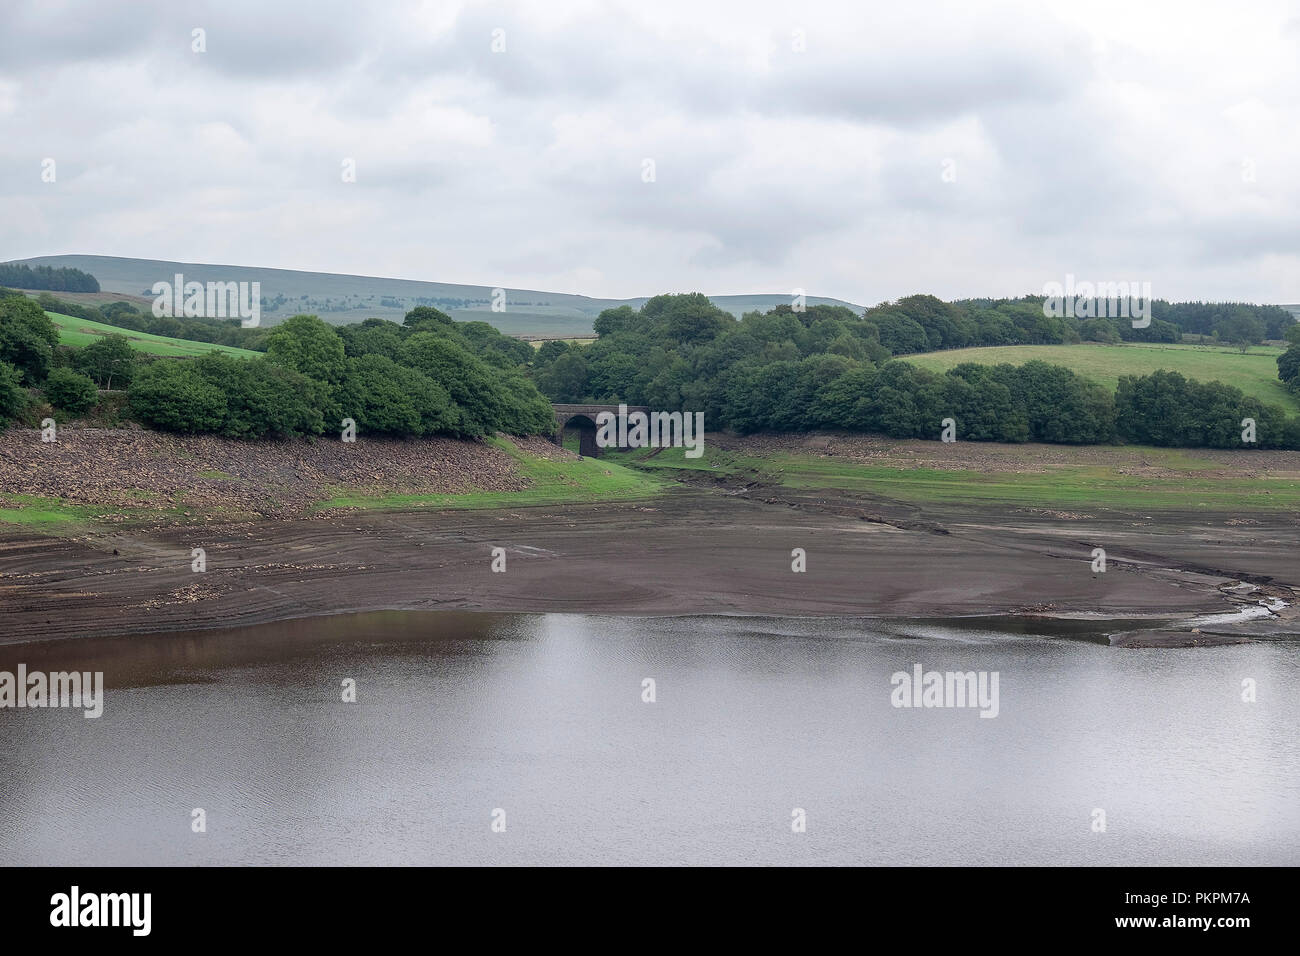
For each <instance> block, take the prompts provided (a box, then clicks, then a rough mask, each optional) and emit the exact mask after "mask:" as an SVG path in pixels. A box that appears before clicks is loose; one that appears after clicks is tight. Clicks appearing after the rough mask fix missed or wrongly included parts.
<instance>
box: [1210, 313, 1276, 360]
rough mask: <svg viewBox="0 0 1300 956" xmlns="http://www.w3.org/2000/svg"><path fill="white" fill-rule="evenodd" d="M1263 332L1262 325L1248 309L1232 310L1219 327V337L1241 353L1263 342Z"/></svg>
mask: <svg viewBox="0 0 1300 956" xmlns="http://www.w3.org/2000/svg"><path fill="white" fill-rule="evenodd" d="M1264 332H1265V327H1264V323H1263V322H1261V321H1260V320H1259V319H1257V318H1256V317H1255V316H1254V315H1253V314H1252V313H1251V311H1250V310H1249V309H1246V308H1240V307H1239V308H1235V309H1233V310H1232V312H1231V314H1230V315H1229V317H1228V318H1227V319H1226V320H1225V321H1224V322H1223V323H1222V324H1221V325H1220V326H1219V335H1220V336H1221V337H1222V338H1224V339H1226V340H1227V341H1229V342H1231V343H1232V344H1233V345H1235V346H1237V348H1239V349H1241V351H1243V352H1245V351H1247V350H1248V349H1249V348H1250V347H1251V346H1252V345H1258V344H1259V343H1260V342H1262V341H1264Z"/></svg>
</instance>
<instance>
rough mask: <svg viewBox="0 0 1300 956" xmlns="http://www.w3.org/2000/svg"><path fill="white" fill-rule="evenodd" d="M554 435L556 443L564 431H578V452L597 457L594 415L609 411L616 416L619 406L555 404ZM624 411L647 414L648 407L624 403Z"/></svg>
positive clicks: (562, 436) (598, 453)
mask: <svg viewBox="0 0 1300 956" xmlns="http://www.w3.org/2000/svg"><path fill="white" fill-rule="evenodd" d="M551 408H553V409H555V437H554V439H553V440H554V442H555V444H557V445H563V444H564V433H565V431H567V430H568V429H573V430H575V431H576V432H577V433H578V454H580V455H582V456H584V457H587V458H599V457H600V447H599V446H598V445H597V444H596V416H597V415H599V414H600V413H601V412H609V413H610V414H611V415H613V416H615V417H617V416H618V414H619V406H617V405H555V404H552V405H551ZM623 411H624V412H625V413H631V412H645V413H647V414H649V412H650V409H649V408H647V407H646V406H645V405H625V406H623Z"/></svg>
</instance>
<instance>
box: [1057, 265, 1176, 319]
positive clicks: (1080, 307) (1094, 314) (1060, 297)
mask: <svg viewBox="0 0 1300 956" xmlns="http://www.w3.org/2000/svg"><path fill="white" fill-rule="evenodd" d="M1043 295H1044V296H1046V298H1044V299H1043V315H1045V316H1047V317H1048V318H1049V319H1061V318H1065V317H1066V316H1073V317H1074V318H1076V319H1131V320H1132V322H1133V328H1135V329H1145V328H1146V327H1147V326H1149V325H1150V324H1151V283H1150V282H1096V283H1093V282H1075V281H1074V275H1073V273H1069V272H1067V273H1066V274H1065V284H1064V285H1062V284H1061V283H1059V282H1048V283H1046V284H1045V285H1044V286H1043Z"/></svg>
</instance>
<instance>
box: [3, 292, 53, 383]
mask: <svg viewBox="0 0 1300 956" xmlns="http://www.w3.org/2000/svg"><path fill="white" fill-rule="evenodd" d="M58 344H59V330H58V329H57V328H56V327H55V325H54V323H53V322H51V321H50V319H49V317H48V316H47V315H46V314H45V313H44V312H43V311H41V307H40V306H39V305H37V304H36V303H35V302H33V301H32V300H31V299H29V298H27V297H26V296H22V295H13V296H6V297H4V298H0V362H8V363H9V364H11V365H13V366H14V367H15V368H16V369H18V371H19V372H21V373H22V375H23V382H24V384H26V385H39V384H40V383H41V382H43V381H44V380H45V376H46V375H48V374H49V371H50V365H51V363H52V361H53V358H54V347H55V346H56V345H58Z"/></svg>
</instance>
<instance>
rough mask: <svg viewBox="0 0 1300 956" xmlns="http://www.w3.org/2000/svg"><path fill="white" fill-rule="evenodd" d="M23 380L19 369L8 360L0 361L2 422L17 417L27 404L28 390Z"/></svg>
mask: <svg viewBox="0 0 1300 956" xmlns="http://www.w3.org/2000/svg"><path fill="white" fill-rule="evenodd" d="M21 380H22V375H21V373H20V372H19V371H18V369H16V368H14V367H13V366H12V365H10V364H9V363H8V362H0V422H7V421H9V420H10V419H12V418H15V417H17V415H18V413H19V412H21V411H22V410H23V408H24V407H25V406H26V405H27V392H26V391H25V390H24V389H23V387H22V385H21V384H20V383H21Z"/></svg>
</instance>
